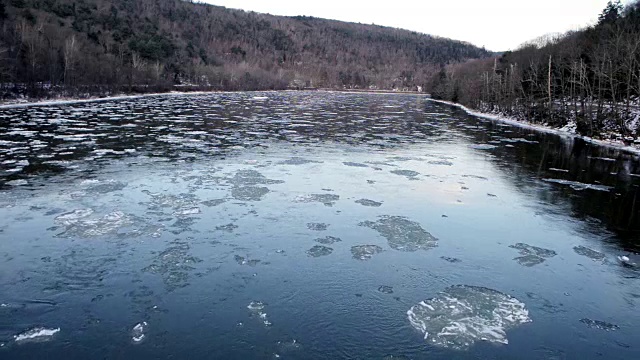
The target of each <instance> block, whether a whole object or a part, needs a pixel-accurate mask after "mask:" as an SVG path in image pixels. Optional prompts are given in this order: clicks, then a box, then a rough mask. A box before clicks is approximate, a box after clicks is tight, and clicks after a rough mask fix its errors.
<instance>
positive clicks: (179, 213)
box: [173, 207, 200, 216]
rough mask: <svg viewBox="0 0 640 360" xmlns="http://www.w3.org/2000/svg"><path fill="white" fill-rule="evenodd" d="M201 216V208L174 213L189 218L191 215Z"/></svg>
mask: <svg viewBox="0 0 640 360" xmlns="http://www.w3.org/2000/svg"><path fill="white" fill-rule="evenodd" d="M197 214H200V208H198V207H193V208H187V209H180V210H178V211H176V212H174V213H173V215H175V216H189V215H197Z"/></svg>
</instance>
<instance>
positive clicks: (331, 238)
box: [314, 236, 342, 245]
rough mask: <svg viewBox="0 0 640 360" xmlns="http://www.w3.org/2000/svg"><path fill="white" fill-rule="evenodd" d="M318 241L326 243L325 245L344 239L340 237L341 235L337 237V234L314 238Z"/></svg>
mask: <svg viewBox="0 0 640 360" xmlns="http://www.w3.org/2000/svg"><path fill="white" fill-rule="evenodd" d="M314 241H315V242H317V243H320V244H324V245H331V244H335V243H337V242H341V241H342V239H340V238H339V237H335V236H325V237H322V238H317V239H315V240H314Z"/></svg>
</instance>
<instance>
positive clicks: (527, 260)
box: [509, 243, 557, 267]
mask: <svg viewBox="0 0 640 360" xmlns="http://www.w3.org/2000/svg"><path fill="white" fill-rule="evenodd" d="M509 247H510V248H512V249H517V250H519V252H520V255H522V256H519V257H517V258H515V259H514V260H516V261H517V262H518V263H519V264H520V265H523V266H527V267H531V266H535V265H538V264H541V263H543V262H544V261H545V260H547V259H548V258H552V257H554V256H556V255H557V254H556V252H555V251H553V250H549V249H544V248H540V247H537V246H532V245H529V244H523V243H517V244H515V245H509Z"/></svg>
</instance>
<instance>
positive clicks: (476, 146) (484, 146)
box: [469, 144, 497, 150]
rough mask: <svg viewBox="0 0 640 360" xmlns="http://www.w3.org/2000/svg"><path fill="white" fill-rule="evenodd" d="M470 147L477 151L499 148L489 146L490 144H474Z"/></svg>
mask: <svg viewBox="0 0 640 360" xmlns="http://www.w3.org/2000/svg"><path fill="white" fill-rule="evenodd" d="M469 147H470V148H472V149H476V150H493V149H495V148H496V147H497V146H495V145H489V144H472V145H469Z"/></svg>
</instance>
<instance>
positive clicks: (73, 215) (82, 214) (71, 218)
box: [55, 209, 93, 225]
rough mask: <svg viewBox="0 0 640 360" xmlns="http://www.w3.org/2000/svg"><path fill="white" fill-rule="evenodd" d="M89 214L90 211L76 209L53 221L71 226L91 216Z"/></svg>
mask: <svg viewBox="0 0 640 360" xmlns="http://www.w3.org/2000/svg"><path fill="white" fill-rule="evenodd" d="M91 214H93V210H92V209H76V210H73V211H69V212H66V213H64V214H61V215H58V216H56V218H55V221H56V222H58V223H61V224H63V225H71V224H74V223H76V222H77V221H78V220H80V219H82V218H86V217H88V216H91Z"/></svg>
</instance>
